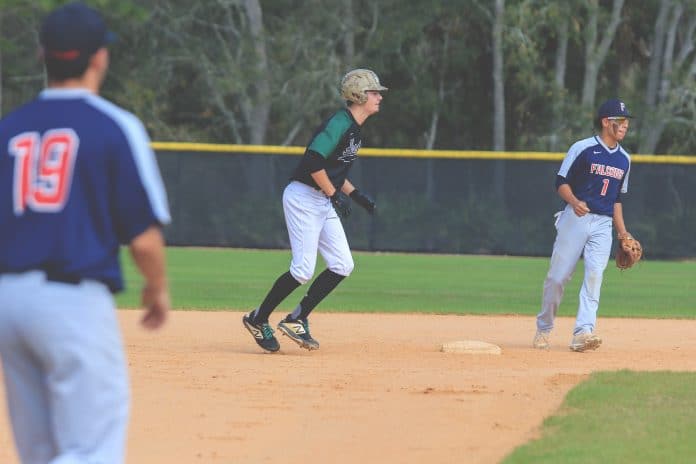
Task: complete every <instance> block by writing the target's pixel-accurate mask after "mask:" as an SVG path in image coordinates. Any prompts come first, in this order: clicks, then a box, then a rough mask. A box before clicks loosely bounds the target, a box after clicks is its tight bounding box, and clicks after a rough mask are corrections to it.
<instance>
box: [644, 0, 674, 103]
mask: <svg viewBox="0 0 696 464" xmlns="http://www.w3.org/2000/svg"><path fill="white" fill-rule="evenodd" d="M671 7H672V1H671V0H663V1H662V2H660V11H659V13H658V14H657V20H656V21H655V28H654V31H653V44H652V47H650V65H649V66H648V79H647V88H646V89H645V104H646V107H647V108H652V107H654V106H655V103H656V102H657V89H658V87H659V83H660V65H661V64H662V53H663V50H664V43H665V30H666V28H667V18H668V16H669V10H670V8H671Z"/></svg>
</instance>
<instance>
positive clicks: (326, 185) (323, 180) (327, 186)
mask: <svg viewBox="0 0 696 464" xmlns="http://www.w3.org/2000/svg"><path fill="white" fill-rule="evenodd" d="M309 175H310V176H312V179H314V182H316V183H317V185H318V186H319V188H320V189H321V191H322V192H324V195H326V196H327V197H331V196H333V194H334V193H336V187H334V185H333V184H332V183H331V179H329V175H328V174H327V173H326V169H324V168H321V169H319V170H318V171H314V172H310V174H309Z"/></svg>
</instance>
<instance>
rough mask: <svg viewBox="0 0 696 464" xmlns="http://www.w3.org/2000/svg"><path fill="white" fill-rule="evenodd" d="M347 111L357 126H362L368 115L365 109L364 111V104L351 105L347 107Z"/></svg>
mask: <svg viewBox="0 0 696 464" xmlns="http://www.w3.org/2000/svg"><path fill="white" fill-rule="evenodd" d="M348 111H350V114H352V115H353V119H355V122H357V123H358V126H362V125H363V123H364V122H365V120H366V119H367V118H368V117H370V115H369V114H368V112H367V111H365V106H364V105H351V106H349V107H348Z"/></svg>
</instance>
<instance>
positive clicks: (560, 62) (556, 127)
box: [549, 16, 569, 151]
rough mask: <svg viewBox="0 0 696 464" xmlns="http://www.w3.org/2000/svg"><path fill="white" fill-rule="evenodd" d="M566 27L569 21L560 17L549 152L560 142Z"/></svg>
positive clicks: (566, 46) (566, 43)
mask: <svg viewBox="0 0 696 464" xmlns="http://www.w3.org/2000/svg"><path fill="white" fill-rule="evenodd" d="M568 27H569V21H568V17H567V16H563V17H561V19H560V21H559V22H558V24H557V29H556V32H557V34H558V43H557V45H556V59H555V65H556V66H555V72H554V80H553V81H554V84H555V88H554V92H553V95H554V99H553V101H552V103H551V105H552V108H551V111H552V112H553V115H554V118H553V122H552V123H551V135H550V136H549V150H550V151H558V150H559V146H560V142H559V140H558V132H559V131H560V128H561V124H562V122H561V121H562V120H563V119H562V116H563V115H562V114H561V113H562V106H563V96H564V91H565V74H566V66H567V59H568Z"/></svg>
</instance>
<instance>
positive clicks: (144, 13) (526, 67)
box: [0, 0, 696, 169]
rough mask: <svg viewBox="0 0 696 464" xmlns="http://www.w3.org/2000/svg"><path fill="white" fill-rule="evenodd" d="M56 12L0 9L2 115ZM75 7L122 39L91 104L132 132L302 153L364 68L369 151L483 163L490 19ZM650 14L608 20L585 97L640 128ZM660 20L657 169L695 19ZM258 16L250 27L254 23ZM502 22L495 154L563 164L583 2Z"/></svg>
mask: <svg viewBox="0 0 696 464" xmlns="http://www.w3.org/2000/svg"><path fill="white" fill-rule="evenodd" d="M61 3H64V2H63V1H60V0H22V1H18V0H2V1H0V6H1V8H0V11H1V13H0V64H1V67H0V73H1V75H0V77H1V82H2V87H1V88H0V92H1V93H0V96H1V97H2V99H1V100H0V110H1V111H2V113H6V112H8V111H10V110H11V109H12V108H15V107H16V106H18V105H19V104H21V102H23V101H25V100H26V99H28V98H30V97H31V96H33V95H35V94H36V93H37V92H38V91H39V90H40V89H41V87H42V86H43V82H44V81H43V73H42V70H41V68H40V66H39V63H38V62H37V59H36V56H37V52H36V50H37V48H38V28H39V24H40V20H41V18H42V17H43V15H45V14H46V12H47V11H49V10H50V9H51V8H52V7H54V6H55V5H57V4H61ZM88 3H90V4H92V5H94V6H96V7H98V8H100V9H101V10H102V11H104V13H105V16H106V17H107V20H108V22H109V24H110V27H111V28H112V29H113V30H114V31H116V33H117V34H118V36H119V41H118V43H116V44H115V45H114V46H113V60H112V72H111V74H110V77H109V78H108V79H107V82H106V84H105V88H104V90H103V93H104V94H105V95H106V96H107V97H109V98H111V99H113V100H115V101H116V102H117V103H119V104H121V105H123V106H125V107H127V108H129V109H131V110H132V111H134V112H135V113H136V114H138V115H139V116H141V117H142V119H143V120H144V121H145V123H146V125H147V127H148V129H149V131H150V132H151V135H152V137H153V138H154V139H156V140H175V141H205V142H223V143H229V142H233V143H249V142H251V141H254V140H256V141H259V140H260V141H262V142H263V143H268V144H297V145H302V144H304V143H305V141H306V140H307V139H308V138H309V137H310V135H311V133H312V131H313V129H314V127H316V125H317V124H318V123H319V122H320V121H321V120H322V119H323V118H324V117H325V116H326V115H327V114H328V113H330V112H331V111H333V110H334V109H335V108H336V107H337V106H338V105H340V104H341V102H340V100H339V98H338V95H337V91H336V90H337V86H338V81H339V80H340V77H341V76H342V75H343V74H344V73H345V72H346V71H347V70H348V69H350V68H353V67H370V68H373V69H375V70H376V71H377V72H378V74H379V75H380V76H381V77H382V80H383V82H384V83H385V84H386V85H387V86H388V87H390V91H389V92H388V93H387V95H386V98H385V100H384V103H383V108H382V114H380V115H378V116H377V117H375V118H374V122H373V121H370V124H369V125H368V126H369V127H368V128H366V135H367V136H368V137H367V141H368V143H369V145H370V146H378V147H424V146H426V145H431V146H433V147H435V148H450V149H490V148H491V139H492V137H491V134H492V131H493V104H492V99H493V98H492V88H493V87H492V86H493V84H492V78H491V72H492V56H491V53H492V50H491V27H492V18H491V15H492V13H491V11H489V10H488V8H489V7H488V6H486V5H485V4H484V3H482V2H477V1H473V0H456V1H455V0H450V1H444V0H425V1H419V2H406V3H405V2H403V1H400V0H383V1H380V2H370V1H367V0H322V1H320V0H307V1H303V2H298V1H293V0H272V1H271V0H245V1H241V0H235V1H223V0H211V1H207V2H193V3H191V2H188V1H183V0H148V1H144V2H135V1H132V0H131V1H120V0H119V1H116V0H92V1H89V2H88ZM611 4H612V2H609V1H600V2H598V5H599V13H600V14H599V15H598V22H599V25H600V28H601V27H603V25H606V24H608V22H609V20H610V19H611V18H610V15H611V14H612V5H611ZM660 5H661V3H660V2H657V1H654V0H651V1H648V2H644V3H643V4H641V7H640V8H635V7H632V6H631V5H625V6H624V7H623V8H622V9H621V11H620V13H619V14H620V20H621V22H620V26H619V29H618V32H617V34H616V39H615V40H614V41H613V43H612V44H611V47H610V48H609V51H608V54H607V57H606V60H605V61H604V62H603V63H600V70H599V74H598V76H597V82H596V84H597V100H601V99H604V98H608V97H610V96H614V95H621V96H622V97H623V98H624V99H625V100H627V101H628V102H629V106H630V108H632V109H633V111H634V113H636V114H638V115H639V116H646V118H644V119H645V120H646V121H647V119H648V118H647V116H649V115H651V114H652V113H651V112H653V108H651V107H650V106H649V105H648V104H647V103H645V98H646V95H645V89H646V83H647V82H648V72H649V68H650V66H649V63H650V56H651V53H653V52H655V50H656V49H655V47H656V45H655V43H654V42H655V39H656V38H655V37H653V35H654V34H655V27H654V23H655V21H656V19H655V18H656V17H657V16H658V10H659V9H660ZM670 5H671V6H670V8H671V9H670V14H671V16H670V18H674V19H673V20H672V22H671V23H670V25H671V27H672V29H667V32H670V33H671V31H673V34H674V35H673V36H669V37H673V38H674V40H673V42H669V43H668V44H671V43H673V44H674V45H673V47H672V48H671V49H668V48H665V49H664V50H665V52H666V53H667V52H669V50H673V53H674V55H675V56H674V57H673V60H672V62H673V63H674V65H673V66H672V67H671V68H663V69H661V71H660V72H661V74H660V76H658V78H660V79H662V80H661V81H660V82H663V83H665V84H663V85H666V86H667V87H665V93H664V96H663V97H662V99H661V100H660V102H659V108H658V112H657V113H655V114H658V113H659V117H660V118H661V119H660V121H664V125H665V127H664V128H662V127H660V128H659V132H655V131H653V132H654V133H653V134H652V136H651V137H652V138H655V136H659V140H658V141H657V142H656V151H657V152H659V153H695V152H696V139H695V138H694V135H693V134H694V133H696V131H694V124H695V121H696V116H695V115H696V106H695V104H694V102H695V101H696V99H695V98H694V95H696V92H695V91H694V82H696V80H695V79H694V74H693V73H694V69H695V68H694V63H695V60H696V58H695V56H696V50H695V47H694V40H696V39H695V34H694V31H693V24H694V18H696V11H695V8H694V6H693V2H691V1H688V0H681V1H674V2H671V3H670ZM255 7H258V8H259V12H260V16H254V14H252V13H253V12H254V11H253V8H255ZM505 8H506V11H505V16H506V18H505V24H506V27H505V30H504V44H505V47H504V60H505V65H504V66H505V72H504V75H505V79H506V82H505V98H506V101H505V115H506V119H507V121H506V125H505V126H506V132H507V134H506V140H507V148H508V149H511V150H553V151H563V150H565V149H566V148H567V147H568V146H569V145H570V144H571V143H572V142H573V141H575V140H577V139H579V138H581V137H585V136H586V135H588V133H590V131H591V117H592V113H593V111H594V109H593V108H584V107H582V106H581V105H580V103H579V102H580V101H581V93H582V91H583V86H584V84H585V83H584V82H583V72H584V69H585V67H586V66H587V63H588V62H587V59H588V57H586V56H585V48H586V45H587V44H586V40H587V38H586V37H585V35H584V33H585V31H587V27H588V21H589V20H590V19H589V18H590V17H589V13H588V12H589V11H590V10H588V8H587V2H583V1H579V0H572V1H571V0H568V1H564V2H557V1H555V0H508V1H507V2H506V3H505ZM258 20H260V21H261V22H260V23H257V22H255V21H258ZM561 25H567V29H566V32H567V37H568V42H567V58H566V61H565V64H564V74H563V75H564V82H563V85H562V86H560V87H559V86H558V85H557V84H556V82H555V77H557V76H558V75H557V74H554V66H555V59H556V57H557V52H558V51H559V43H560V42H559V40H560V37H561V35H560V31H561V30H562V28H561ZM665 63H668V62H665ZM669 63H671V62H669ZM665 66H667V64H665ZM670 70H672V71H670ZM645 124H648V122H646V123H645ZM640 125H641V119H640V118H639V119H638V122H637V124H636V126H635V127H636V130H635V131H634V133H633V134H632V135H631V136H630V137H629V139H628V140H627V141H626V145H627V147H628V148H629V150H633V151H635V150H636V149H637V147H638V146H639V144H640V143H643V139H644V138H645V137H648V132H650V131H647V130H645V127H643V129H640ZM656 130H657V129H656ZM651 140H652V139H651ZM648 142H650V141H648ZM645 146H650V144H649V143H648V144H647V145H645ZM250 168H252V169H253V168H254V167H253V166H252V167H250ZM256 168H258V166H257V167H256ZM261 168H262V169H267V168H268V167H265V166H261Z"/></svg>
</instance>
